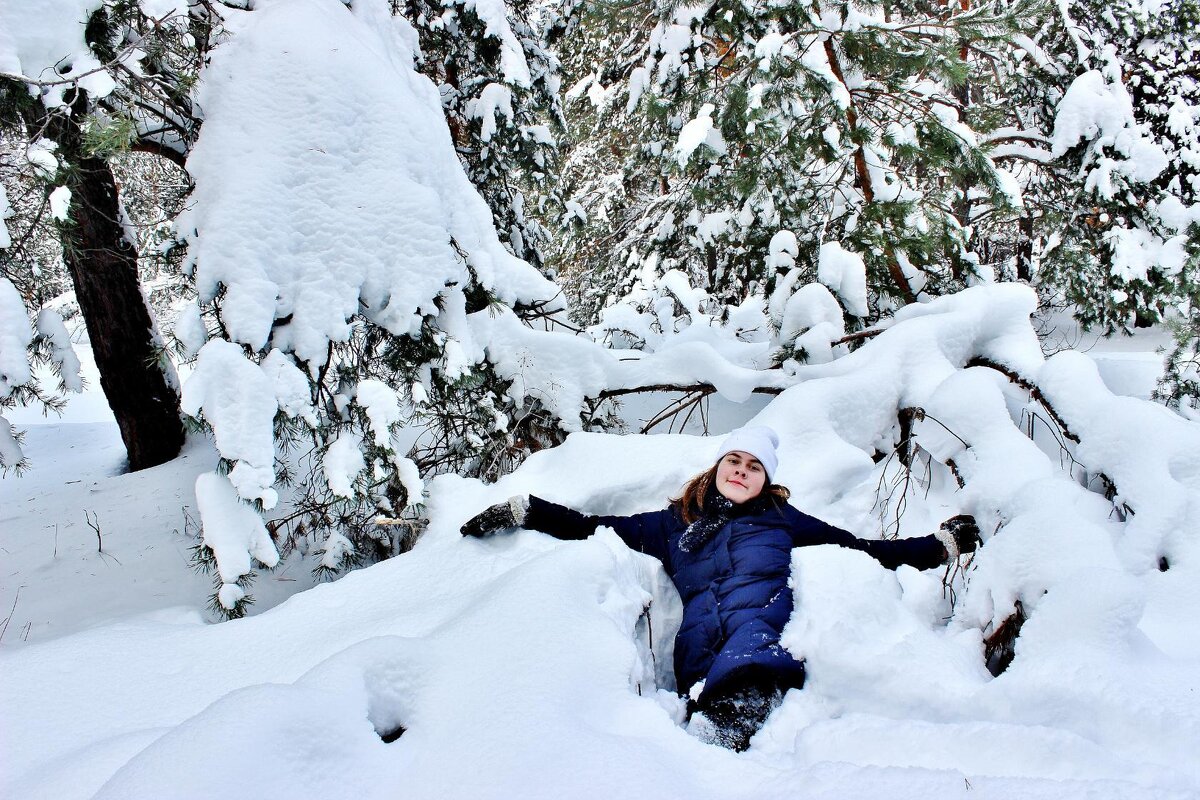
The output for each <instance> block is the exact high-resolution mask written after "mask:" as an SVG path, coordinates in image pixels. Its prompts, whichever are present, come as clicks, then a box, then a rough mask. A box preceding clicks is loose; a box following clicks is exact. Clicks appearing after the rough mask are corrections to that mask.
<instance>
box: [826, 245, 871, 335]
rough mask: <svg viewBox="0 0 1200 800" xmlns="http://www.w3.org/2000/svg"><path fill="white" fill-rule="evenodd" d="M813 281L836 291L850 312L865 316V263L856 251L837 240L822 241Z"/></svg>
mask: <svg viewBox="0 0 1200 800" xmlns="http://www.w3.org/2000/svg"><path fill="white" fill-rule="evenodd" d="M817 280H819V281H820V282H821V283H823V284H825V285H826V286H827V287H829V289H830V290H831V291H833V292H834V293H836V294H837V296H838V297H840V298H841V299H842V302H843V303H845V305H846V310H847V311H849V312H850V313H851V314H853V315H854V316H856V317H865V316H867V314H868V313H869V309H868V308H867V266H866V264H865V263H864V262H863V259H862V256H860V255H859V254H858V253H854V252H851V251H849V250H846V249H845V248H843V247H842V246H841V244H839V243H838V242H825V243H824V244H822V245H821V250H820V255H819V256H818V261H817Z"/></svg>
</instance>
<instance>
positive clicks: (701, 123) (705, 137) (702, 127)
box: [675, 103, 726, 167]
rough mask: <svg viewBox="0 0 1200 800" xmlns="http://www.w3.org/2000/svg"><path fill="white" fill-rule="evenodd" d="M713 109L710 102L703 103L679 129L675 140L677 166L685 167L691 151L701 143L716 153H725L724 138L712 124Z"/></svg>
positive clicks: (694, 150)
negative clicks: (692, 116) (692, 117)
mask: <svg viewBox="0 0 1200 800" xmlns="http://www.w3.org/2000/svg"><path fill="white" fill-rule="evenodd" d="M715 110H716V109H715V107H714V106H713V104H712V103H705V104H704V105H703V106H701V107H700V110H699V111H698V112H696V116H695V118H694V119H692V120H690V121H689V122H688V123H687V124H686V125H684V126H683V128H682V129H681V130H680V131H679V139H678V140H677V141H676V142H675V159H676V161H678V162H679V166H681V167H686V166H687V163H688V161H689V160H690V159H691V157H692V153H694V152H696V149H697V148H699V147H700V146H701V145H704V146H705V147H707V148H708V149H709V150H711V151H712V152H713V153H714V154H716V155H724V154H725V150H726V147H725V139H724V137H723V136H721V131H720V129H718V128H716V127H715V126H714V125H713V118H712V115H713V111H715Z"/></svg>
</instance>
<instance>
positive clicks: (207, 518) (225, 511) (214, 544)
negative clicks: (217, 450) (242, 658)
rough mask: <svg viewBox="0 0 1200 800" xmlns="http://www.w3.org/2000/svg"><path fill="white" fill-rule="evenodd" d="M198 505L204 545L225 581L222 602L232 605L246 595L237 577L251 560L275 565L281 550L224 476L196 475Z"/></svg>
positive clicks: (245, 571) (245, 570) (208, 473)
mask: <svg viewBox="0 0 1200 800" xmlns="http://www.w3.org/2000/svg"><path fill="white" fill-rule="evenodd" d="M196 506H197V507H198V508H199V509H200V516H201V518H202V519H203V520H204V544H205V545H207V546H208V548H209V549H210V550H212V552H213V555H215V556H216V559H217V571H218V574H219V575H220V576H221V580H222V581H223V582H224V585H223V586H222V587H221V591H220V594H219V595H218V596H219V598H220V601H221V605H223V606H224V607H225V608H233V607H234V605H235V604H236V603H237V602H238V601H239V600H241V599H242V598H243V597H244V596H245V593H244V592H243V591H242V589H241V587H239V586H237V580H238V578H240V577H242V576H243V575H245V574H246V573H247V572H249V571H250V568H251V559H252V558H253V559H255V560H257V561H258V562H259V563H261V564H263V565H265V566H268V567H273V566H275V565H276V564H277V563H279V552H278V551H277V550H276V549H275V543H274V542H272V541H271V537H270V536H269V535H268V534H267V528H266V526H265V525H263V521H262V517H260V516H259V515H258V513H257V512H255V510H254V509H253V508H252V507H251V506H249V505H247V504H246V503H243V502H242V500H241V499H240V498H239V497H238V495H237V492H235V491H234V487H233V486H231V485H230V481H229V479H228V478H227V477H225V476H224V475H218V474H217V473H215V472H206V473H204V474H202V475H200V476H199V477H198V478H196Z"/></svg>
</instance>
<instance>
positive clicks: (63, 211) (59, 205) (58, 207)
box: [50, 186, 71, 222]
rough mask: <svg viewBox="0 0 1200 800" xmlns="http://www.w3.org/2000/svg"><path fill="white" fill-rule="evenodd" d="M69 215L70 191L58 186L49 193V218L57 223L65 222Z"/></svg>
mask: <svg viewBox="0 0 1200 800" xmlns="http://www.w3.org/2000/svg"><path fill="white" fill-rule="evenodd" d="M70 215H71V190H70V189H68V188H67V187H66V186H59V187H58V188H56V189H55V190H54V191H52V192H51V193H50V216H51V217H53V218H54V219H56V220H58V221H59V222H66V221H67V218H68V217H69V216H70Z"/></svg>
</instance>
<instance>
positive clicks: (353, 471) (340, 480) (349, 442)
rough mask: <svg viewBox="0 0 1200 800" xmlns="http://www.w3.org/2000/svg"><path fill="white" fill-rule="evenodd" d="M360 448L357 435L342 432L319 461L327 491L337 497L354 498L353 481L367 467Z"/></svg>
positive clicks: (360, 444)
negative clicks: (327, 485)
mask: <svg viewBox="0 0 1200 800" xmlns="http://www.w3.org/2000/svg"><path fill="white" fill-rule="evenodd" d="M361 448H362V440H361V439H360V438H359V437H358V435H357V434H355V433H351V432H348V431H343V432H342V433H341V434H339V435H338V437H337V438H336V439H334V440H333V442H332V443H330V445H329V449H328V450H326V451H325V456H324V458H322V459H321V467H322V469H324V470H325V480H326V482H327V483H328V484H329V490H330V491H331V492H333V493H334V494H335V495H337V496H338V497H354V479H355V478H356V477H358V474H359V473H360V472H362V471H363V470H364V469H366V466H367V464H366V462H365V461H364V460H363V454H362V449H361Z"/></svg>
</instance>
